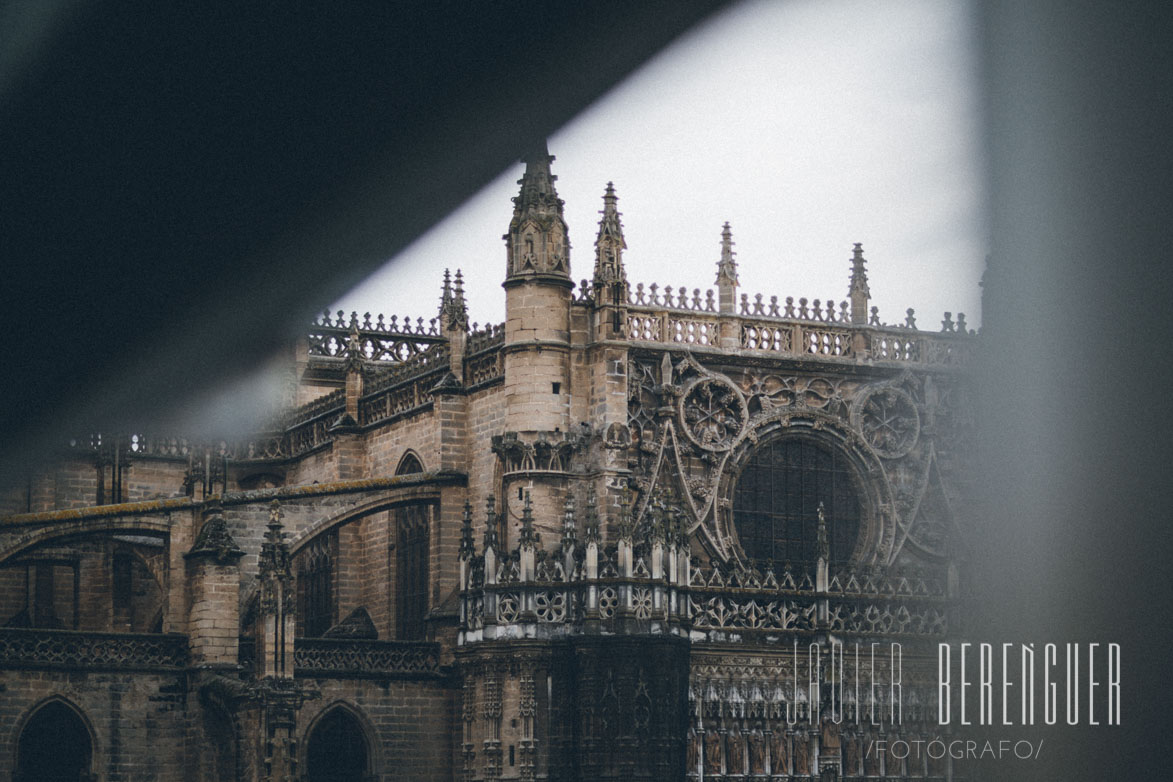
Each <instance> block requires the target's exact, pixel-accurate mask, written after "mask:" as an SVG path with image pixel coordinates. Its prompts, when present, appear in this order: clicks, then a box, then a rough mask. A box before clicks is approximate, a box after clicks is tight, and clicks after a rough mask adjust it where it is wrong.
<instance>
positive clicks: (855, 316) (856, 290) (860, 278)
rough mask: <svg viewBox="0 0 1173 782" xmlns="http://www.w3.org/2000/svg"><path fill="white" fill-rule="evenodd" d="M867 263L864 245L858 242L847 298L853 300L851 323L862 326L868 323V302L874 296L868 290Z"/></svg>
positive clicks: (852, 259)
mask: <svg viewBox="0 0 1173 782" xmlns="http://www.w3.org/2000/svg"><path fill="white" fill-rule="evenodd" d="M866 262H867V261H865V260H864V257H863V245H862V244H860V243H859V242H856V243H855V250H854V251H853V252H852V256H851V285H850V287H848V289H847V296H848V298H849V299H851V322H852V323H856V324H861V325H862V324H865V323H867V322H868V300H869V299H870V298H871V295H872V292H871V289H870V288H868V273H867V271H866V270H865V269H864V264H865V263H866Z"/></svg>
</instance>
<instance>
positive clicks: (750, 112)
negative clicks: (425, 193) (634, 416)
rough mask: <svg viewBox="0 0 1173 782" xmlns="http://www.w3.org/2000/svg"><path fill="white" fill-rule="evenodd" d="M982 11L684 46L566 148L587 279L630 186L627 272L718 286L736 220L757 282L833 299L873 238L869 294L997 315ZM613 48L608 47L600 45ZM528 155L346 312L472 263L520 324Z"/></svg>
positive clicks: (604, 108) (927, 322)
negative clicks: (509, 260)
mask: <svg viewBox="0 0 1173 782" xmlns="http://www.w3.org/2000/svg"><path fill="white" fill-rule="evenodd" d="M971 12H972V8H971V6H970V5H969V4H968V3H965V2H944V1H943V0H901V1H900V2H884V3H876V2H867V1H865V0H819V1H816V0H790V1H789V2H770V1H768V0H767V1H763V2H746V3H743V4H740V5H737V6H735V7H733V8H731V9H730V10H728V11H727V12H726V13H724V14H722V15H721V16H720V17H718V18H717V19H715V20H714V21H713V22H712V23H711V24H709V25H707V26H705V27H704V28H703V29H698V30H696V31H694V32H693V33H692V34H691V35H689V36H688V37H686V38H684V39H682V40H680V41H678V42H677V43H676V44H675V45H673V46H672V47H670V48H669V49H668V50H666V51H664V52H663V53H662V54H661V55H660V56H659V57H657V58H656V59H655V60H653V61H652V62H650V63H648V64H647V65H646V66H644V67H643V68H642V69H641V70H639V71H638V72H637V73H635V74H634V75H633V76H632V77H631V78H630V79H628V80H627V81H626V82H625V83H623V84H622V85H620V86H619V87H618V88H616V89H615V90H613V91H612V92H611V93H610V94H608V95H607V96H605V97H604V98H603V99H602V100H600V101H599V102H598V103H596V104H595V105H593V106H591V107H590V108H588V109H587V110H586V111H584V112H583V113H582V114H581V115H579V116H578V117H577V118H576V119H575V120H574V121H573V122H571V123H570V124H569V125H567V126H566V127H564V128H562V129H561V130H559V131H558V132H557V133H556V134H555V135H553V136H552V137H551V138H550V140H549V147H550V152H551V154H553V155H554V156H555V157H556V160H555V161H554V164H553V169H554V173H555V174H556V175H557V176H558V182H557V187H558V192H559V195H560V196H561V197H562V198H563V199H564V200H565V202H566V221H567V223H568V224H569V226H570V239H571V246H572V250H571V274H572V276H573V277H574V278H575V280H578V279H581V278H584V277H590V274H591V267H592V261H593V249H594V248H593V245H594V238H595V232H596V230H597V224H598V219H599V215H598V211H599V209H601V208H602V194H603V189H604V187H605V185H606V183H607V182H608V181H614V183H615V188H616V191H617V193H618V195H619V209H620V212H621V213H622V215H623V224H624V233H625V236H626V239H627V244H628V251H627V253H626V255H625V260H626V266H627V273H628V279H629V280H630V281H631V282H632V284H633V285H634V283H636V282H643V283H645V284H646V283H651V282H656V283H659V284H660V285H661V286H663V285H672V286H673V287H674V288H675V287H677V286H679V285H682V284H683V285H686V286H687V287H688V288H689V289H690V290H691V289H693V288H701V289H702V290H703V289H705V288H709V287H712V286H713V279H714V276H715V270H716V261H717V259H718V257H719V239H720V231H721V225H722V223H723V222H724V221H726V220H728V221H729V222H730V223H731V225H732V229H733V238H734V241H735V243H736V246H735V250H736V252H737V261H738V263H739V266H740V276H741V291H743V292H747V293H750V294H751V297H752V294H754V293H762V294H764V295H765V296H766V298H767V299H768V297H769V296H770V295H777V296H779V299H780V300H781V299H782V298H784V297H785V296H794V297H795V299H796V300H797V298H798V297H800V296H805V297H807V298H808V299H816V298H817V299H823V300H825V299H827V298H828V297H829V296H830V297H834V299H835V300H836V301H839V300H842V299H844V298H846V294H847V282H848V273H849V266H850V264H849V262H848V259H849V258H850V256H851V248H852V243H853V242H862V243H863V246H864V251H865V255H866V257H867V259H868V262H869V263H868V270H869V278H870V283H871V290H872V303H873V304H875V305H877V306H879V308H880V317H881V319H882V320H883V321H885V322H888V323H900V322H903V319H904V310H905V309H906V308H908V307H914V308H915V309H916V312H917V320H918V325H919V326H920V327H921V328H931V329H936V328H939V324H940V320H941V317H942V313H943V312H944V311H950V312H953V313H957V312H959V311H961V312H965V313H966V314H967V316H968V320H969V322H970V324H971V325H977V324H978V323H979V322H980V313H979V301H980V287H979V286H978V281H979V279H980V277H981V272H982V268H983V265H984V259H985V255H986V253H987V251H988V249H987V240H986V235H985V215H984V200H983V199H984V195H983V189H982V180H981V177H980V171H981V159H980V148H979V139H980V135H979V132H978V131H979V128H978V122H977V104H978V97H977V90H976V78H975V74H974V69H975V63H974V53H973V46H972V43H971V35H972V28H971V24H972V20H971V15H972V13H971ZM599 56H601V57H603V56H606V53H605V52H600V54H599ZM522 170H523V166H522V165H521V164H520V163H518V164H516V165H515V166H513V167H511V169H510V170H508V171H507V172H505V173H503V174H502V175H501V176H499V177H498V178H497V179H496V180H494V181H493V182H492V183H490V184H489V185H488V186H486V187H485V188H484V189H483V190H482V191H481V192H480V193H478V194H477V195H476V196H475V197H474V198H472V199H470V200H469V201H468V202H467V203H466V204H465V205H464V206H463V207H462V208H461V209H459V210H458V211H456V212H455V213H453V214H452V215H450V216H449V217H448V218H447V219H445V220H444V221H443V222H441V223H440V224H438V225H437V226H435V227H434V228H433V229H432V230H431V231H430V232H428V233H427V234H425V235H424V236H422V237H420V239H419V240H417V241H416V242H415V243H413V244H412V245H411V246H410V247H408V248H407V249H406V250H405V251H404V252H402V253H401V254H400V255H399V256H397V257H396V258H395V259H394V260H393V262H392V263H390V264H388V265H387V266H386V267H384V269H382V270H381V271H379V272H377V273H376V274H374V275H372V276H371V277H370V278H369V279H368V280H367V281H366V282H365V283H363V284H362V285H361V286H359V287H358V288H356V289H355V290H354V291H353V292H351V293H350V294H348V295H347V296H346V297H345V298H344V299H343V300H342V301H340V302H338V303H337V304H336V305H335V306H334V309H338V308H342V309H345V310H347V311H348V312H349V311H350V310H358V312H359V313H360V314H361V313H363V312H367V311H369V312H371V313H380V312H381V313H385V314H387V315H391V314H396V315H400V316H402V315H404V314H409V315H411V316H413V317H418V316H423V317H424V318H425V319H427V318H429V317H432V316H434V315H435V314H436V312H435V311H436V307H437V303H438V300H439V293H440V279H441V275H442V273H443V269H444V268H445V267H451V268H454V269H455V268H456V267H460V268H462V269H463V270H464V274H465V277H466V279H467V280H468V282H467V284H466V289H467V291H468V297H469V300H470V317H471V319H472V320H475V321H480V322H482V323H484V322H489V321H492V322H497V321H501V320H503V318H504V302H505V297H504V291H503V290H502V289H501V286H500V285H501V280H502V279H503V277H504V269H505V249H504V243H503V242H502V240H501V235H502V234H503V233H504V232H505V230H506V228H507V227H508V224H509V219H510V216H511V214H512V203H511V202H510V198H511V197H512V196H514V195H516V192H517V185H516V180H517V179H519V178H520V176H521V173H522Z"/></svg>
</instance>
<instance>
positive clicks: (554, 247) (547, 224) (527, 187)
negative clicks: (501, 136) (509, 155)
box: [504, 140, 570, 279]
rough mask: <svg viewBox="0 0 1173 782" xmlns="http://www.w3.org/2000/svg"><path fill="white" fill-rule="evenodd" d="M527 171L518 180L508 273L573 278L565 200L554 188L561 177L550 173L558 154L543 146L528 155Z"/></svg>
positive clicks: (507, 237)
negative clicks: (564, 212) (564, 216)
mask: <svg viewBox="0 0 1173 782" xmlns="http://www.w3.org/2000/svg"><path fill="white" fill-rule="evenodd" d="M523 160H524V161H525V174H524V175H523V176H522V178H521V179H519V180H517V183H518V184H519V185H521V191H520V192H519V193H518V194H517V195H516V196H515V197H514V199H513V219H512V220H511V221H510V223H509V232H508V233H507V234H505V237H504V238H505V242H506V253H507V257H508V266H507V270H506V271H507V274H506V276H507V277H509V278H515V277H519V276H529V275H531V274H540V275H556V276H559V277H565V278H566V279H569V278H570V242H569V238H568V231H567V227H566V221H565V220H564V219H563V216H562V214H563V210H562V206H563V202H562V199H560V198H559V197H558V192H557V190H555V189H554V181H555V180H557V179H558V177H556V176H554V175H553V174H551V173H550V163H551V161H553V160H554V156H553V155H551V154H550V153H549V152H548V151H547V150H546V142H545V140H543V141H542V144H541V149H540V150H536V151H534V152H531V153H530V154H528V155H526V156H525V157H524V158H523Z"/></svg>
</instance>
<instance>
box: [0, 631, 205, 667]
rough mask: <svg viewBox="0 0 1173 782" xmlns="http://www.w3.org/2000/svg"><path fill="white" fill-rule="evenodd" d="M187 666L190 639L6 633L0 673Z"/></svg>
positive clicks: (0, 637)
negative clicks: (4, 671)
mask: <svg viewBox="0 0 1173 782" xmlns="http://www.w3.org/2000/svg"><path fill="white" fill-rule="evenodd" d="M186 665H187V636H185V635H179V634H175V633H168V634H145V633H90V632H79V631H76V630H37V629H31V630H26V629H18V628H2V629H0V668H16V669H24V668H62V669H77V668H91V669H98V670H110V669H117V670H176V669H182V668H184V667H185V666H186Z"/></svg>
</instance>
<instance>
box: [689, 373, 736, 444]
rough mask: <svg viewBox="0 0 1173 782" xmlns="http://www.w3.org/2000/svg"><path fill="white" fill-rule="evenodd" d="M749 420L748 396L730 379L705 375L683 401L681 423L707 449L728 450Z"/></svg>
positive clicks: (694, 439) (692, 438) (691, 436)
mask: <svg viewBox="0 0 1173 782" xmlns="http://www.w3.org/2000/svg"><path fill="white" fill-rule="evenodd" d="M747 420H749V411H748V409H747V408H746V405H745V400H744V399H743V398H742V396H741V393H740V392H738V390H737V388H736V387H735V386H734V385H733V384H732V383H731V382H729V381H728V380H725V379H724V378H719V377H702V378H700V379H699V380H697V381H695V382H694V383H693V384H692V385H690V386H689V387H688V388H687V389H686V390H685V392H684V393H683V395H682V396H681V401H680V423H681V426H682V428H683V429H684V432H685V434H686V435H687V436H688V439H689V440H691V441H692V442H693V444H694V445H696V446H697V447H699V448H702V449H704V450H706V451H727V450H729V449H730V448H731V447H733V444H734V442H736V441H737V438H738V437H739V436H740V435H741V432H742V430H743V429H744V428H745V424H746V421H747Z"/></svg>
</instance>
